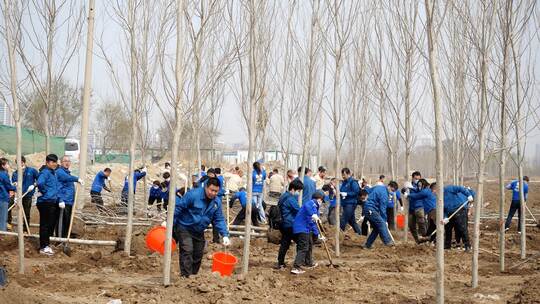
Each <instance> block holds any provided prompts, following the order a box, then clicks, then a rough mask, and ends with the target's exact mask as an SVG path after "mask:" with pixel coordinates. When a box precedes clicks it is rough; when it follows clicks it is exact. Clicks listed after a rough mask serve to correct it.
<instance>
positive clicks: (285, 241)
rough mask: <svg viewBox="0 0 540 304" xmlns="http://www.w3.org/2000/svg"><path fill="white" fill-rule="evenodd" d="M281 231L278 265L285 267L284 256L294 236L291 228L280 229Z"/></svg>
mask: <svg viewBox="0 0 540 304" xmlns="http://www.w3.org/2000/svg"><path fill="white" fill-rule="evenodd" d="M279 231H281V241H280V242H279V252H278V257H277V260H278V265H285V256H286V255H287V251H289V248H290V247H291V242H292V241H294V234H293V230H292V227H289V228H280V229H279Z"/></svg>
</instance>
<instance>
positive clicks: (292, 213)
mask: <svg viewBox="0 0 540 304" xmlns="http://www.w3.org/2000/svg"><path fill="white" fill-rule="evenodd" d="M303 188H304V185H303V184H302V182H301V181H300V180H299V179H294V180H293V181H292V182H290V183H289V188H288V191H286V192H284V193H283V194H282V195H281V196H280V197H279V200H278V208H279V212H280V214H281V225H280V227H279V231H281V240H280V243H279V252H278V263H277V269H280V270H281V269H284V268H285V267H286V264H285V256H286V255H287V251H289V247H290V246H291V242H292V241H293V240H294V233H293V224H294V219H295V218H296V215H297V214H298V210H300V205H299V204H298V196H299V195H300V192H301V191H302V189H303Z"/></svg>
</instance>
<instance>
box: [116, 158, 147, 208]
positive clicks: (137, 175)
mask: <svg viewBox="0 0 540 304" xmlns="http://www.w3.org/2000/svg"><path fill="white" fill-rule="evenodd" d="M145 176H146V167H143V168H142V169H136V170H135V171H134V172H133V194H135V192H136V191H137V182H138V181H140V180H141V179H143V178H144V177H145ZM128 180H129V175H128V176H126V178H124V187H123V188H122V196H121V198H122V199H121V201H122V205H123V206H124V207H127V201H128V191H129V190H128V189H129V183H128Z"/></svg>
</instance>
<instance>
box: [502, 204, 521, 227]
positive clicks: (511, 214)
mask: <svg viewBox="0 0 540 304" xmlns="http://www.w3.org/2000/svg"><path fill="white" fill-rule="evenodd" d="M516 211H517V213H518V224H517V229H518V231H521V203H520V201H519V200H512V203H511V204H510V210H508V216H507V217H506V222H505V223H504V228H505V229H506V228H510V225H511V224H512V218H513V217H514V214H516Z"/></svg>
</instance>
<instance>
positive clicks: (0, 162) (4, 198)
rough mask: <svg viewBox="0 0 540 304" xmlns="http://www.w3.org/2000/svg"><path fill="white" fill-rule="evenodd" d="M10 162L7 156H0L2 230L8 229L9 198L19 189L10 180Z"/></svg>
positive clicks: (0, 215) (0, 229) (0, 217)
mask: <svg viewBox="0 0 540 304" xmlns="http://www.w3.org/2000/svg"><path fill="white" fill-rule="evenodd" d="M8 170H9V162H8V160H7V159H5V158H3V157H2V158H0V231H7V215H8V208H9V198H10V197H12V196H13V195H14V191H15V190H17V188H15V186H13V185H12V184H11V182H10V181H9V173H8Z"/></svg>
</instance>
